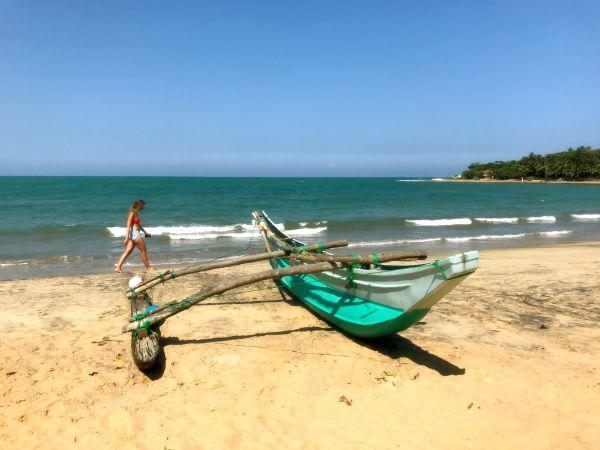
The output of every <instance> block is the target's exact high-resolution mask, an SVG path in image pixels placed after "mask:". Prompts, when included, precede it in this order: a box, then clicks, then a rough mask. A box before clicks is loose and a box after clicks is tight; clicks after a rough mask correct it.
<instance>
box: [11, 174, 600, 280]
mask: <svg viewBox="0 0 600 450" xmlns="http://www.w3.org/2000/svg"><path fill="white" fill-rule="evenodd" d="M0 194H1V195H0V279H10V278H23V277H35V276H48V275H62V274H75V273H94V272H107V271H110V270H112V266H113V264H114V263H115V262H116V260H117V259H118V257H119V255H120V254H121V252H122V240H123V236H124V232H125V218H126V215H127V212H128V208H129V205H130V204H131V202H132V201H133V200H135V199H137V198H142V199H144V200H145V201H146V209H145V210H144V211H143V212H142V214H141V217H142V220H143V225H144V227H145V228H146V229H147V230H148V231H149V232H150V233H152V237H151V238H148V239H147V241H146V242H147V245H148V248H149V253H150V257H151V261H152V262H153V264H155V265H157V266H159V267H160V266H170V265H174V264H180V263H188V262H196V261H201V260H206V259H211V258H215V257H218V256H222V255H225V254H229V253H233V252H238V254H242V253H251V252H257V251H260V245H261V241H260V239H259V238H258V236H257V235H256V233H255V231H253V228H252V225H251V213H252V211H254V210H258V209H262V210H265V211H266V212H267V213H268V214H269V215H270V217H271V218H272V219H273V220H274V221H275V222H276V223H279V224H281V226H282V227H284V228H285V230H288V232H289V234H291V235H293V236H296V237H298V238H299V239H300V240H304V241H306V242H313V241H317V240H327V239H339V238H346V239H348V240H349V241H350V242H351V248H350V250H349V251H351V252H363V251H364V252H372V251H383V250H386V249H390V248H410V249H416V248H422V249H425V250H428V251H430V252H435V253H436V254H442V253H451V252H454V251H458V250H470V249H479V248H486V247H499V246H532V245H542V244H549V243H554V242H563V241H576V240H595V239H598V238H599V237H600V185H572V184H545V185H542V184H527V183H525V184H521V183H513V184H509V183H455V182H440V181H432V180H431V179H426V178H423V179H414V178H413V179H401V178H167V177H0ZM128 264H129V265H130V266H131V267H133V268H136V265H139V264H140V261H139V256H138V255H137V254H135V253H134V255H133V256H132V257H131V258H130V259H129V262H128Z"/></svg>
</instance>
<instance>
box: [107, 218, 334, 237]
mask: <svg viewBox="0 0 600 450" xmlns="http://www.w3.org/2000/svg"><path fill="white" fill-rule="evenodd" d="M321 223H325V222H321ZM275 226H276V227H277V228H279V229H280V230H285V228H284V225H283V224H281V223H278V224H275ZM107 230H108V232H109V233H110V234H111V236H114V237H125V232H126V231H127V229H126V228H125V227H107ZM326 230H327V227H317V228H298V229H295V230H285V232H286V233H289V234H291V235H292V236H312V235H315V234H319V233H322V232H324V231H326ZM146 231H147V232H148V233H150V234H151V235H153V236H168V237H169V238H170V239H172V240H202V239H222V238H230V239H249V238H256V237H259V236H260V234H259V233H258V231H256V229H255V228H254V226H253V225H252V224H245V223H239V224H235V225H222V226H213V225H188V226H185V225H174V226H157V227H147V228H146Z"/></svg>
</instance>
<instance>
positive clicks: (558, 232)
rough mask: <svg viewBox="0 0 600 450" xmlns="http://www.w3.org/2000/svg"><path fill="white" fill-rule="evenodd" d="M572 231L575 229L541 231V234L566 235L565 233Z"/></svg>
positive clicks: (548, 235) (549, 235)
mask: <svg viewBox="0 0 600 450" xmlns="http://www.w3.org/2000/svg"><path fill="white" fill-rule="evenodd" d="M572 232H573V230H556V231H540V232H539V235H540V236H547V237H557V236H564V235H565V234H571V233H572Z"/></svg>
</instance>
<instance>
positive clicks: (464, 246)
mask: <svg viewBox="0 0 600 450" xmlns="http://www.w3.org/2000/svg"><path fill="white" fill-rule="evenodd" d="M546 239H549V240H551V242H542V243H540V242H539V241H538V240H533V239H531V240H516V239H507V240H504V241H494V240H492V241H476V240H474V241H472V242H474V243H478V244H479V245H472V246H469V245H468V241H467V242H462V243H461V244H460V245H459V244H456V243H454V244H453V243H446V244H445V245H447V246H448V247H449V248H447V249H444V248H442V247H441V246H440V244H437V245H436V246H434V247H427V246H425V245H420V246H419V245H418V244H390V245H389V246H388V245H384V246H377V245H376V246H371V247H370V246H362V245H361V246H355V247H353V246H349V247H347V248H346V251H344V248H341V249H337V250H333V252H334V253H336V252H338V253H339V252H342V253H353V252H354V253H355V252H357V251H358V252H359V253H361V252H362V253H364V252H367V253H372V252H379V253H381V252H386V251H390V250H397V249H399V248H406V249H410V250H423V251H426V252H427V253H428V254H429V257H428V259H431V258H433V257H434V255H435V256H436V257H443V256H450V255H452V254H456V253H461V252H463V251H470V250H478V251H480V252H487V251H491V250H518V249H523V250H524V249H530V248H538V247H540V248H545V247H556V246H569V245H594V244H596V243H597V244H600V240H598V241H595V240H590V239H585V238H584V239H582V240H577V239H574V238H573V236H572V235H569V237H550V238H546ZM482 242H483V245H481V244H482ZM518 243H521V244H528V245H517V244H518ZM149 256H150V259H152V254H151V250H150V254H149ZM131 258H133V260H134V263H133V264H131V263H130V262H126V263H125V265H124V267H123V269H124V270H123V273H124V274H132V276H133V274H137V275H140V274H142V273H145V272H144V270H143V267H144V266H143V264H142V263H141V261H140V260H139V255H138V254H137V253H134V255H133V256H132V257H130V259H131ZM213 259H214V258H206V259H198V260H195V261H186V262H181V263H174V264H160V263H157V264H153V265H154V267H155V268H156V270H158V271H161V270H167V269H181V268H184V267H187V266H190V265H193V264H199V263H202V262H207V261H211V260H213ZM115 262H116V260H115ZM28 264H29V263H28ZM15 266H16V267H19V264H15ZM32 266H34V267H35V266H36V265H34V264H33V265H32ZM8 267H10V266H8ZM6 270H7V269H6V268H5V271H6ZM48 271H49V272H50V273H38V274H35V275H32V276H25V277H20V276H13V277H7V278H0V283H2V282H5V281H24V280H51V279H55V278H70V277H85V276H94V275H106V276H108V275H118V274H116V273H115V272H113V265H112V264H111V265H110V266H106V267H104V266H99V267H97V268H96V269H93V270H90V269H88V270H85V271H82V272H74V273H73V272H70V271H68V270H67V271H65V272H63V273H52V271H51V270H48Z"/></svg>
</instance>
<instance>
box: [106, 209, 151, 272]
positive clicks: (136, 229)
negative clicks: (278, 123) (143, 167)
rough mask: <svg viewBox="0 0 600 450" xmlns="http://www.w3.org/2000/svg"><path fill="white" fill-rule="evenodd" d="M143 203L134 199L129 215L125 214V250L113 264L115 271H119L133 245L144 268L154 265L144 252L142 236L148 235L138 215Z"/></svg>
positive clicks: (144, 244) (149, 268)
mask: <svg viewBox="0 0 600 450" xmlns="http://www.w3.org/2000/svg"><path fill="white" fill-rule="evenodd" d="M145 204H146V202H144V200H136V201H135V202H133V205H131V209H130V211H129V215H128V216H127V230H126V231H125V240H124V241H123V245H124V246H125V251H124V252H123V254H122V255H121V258H119V262H118V263H117V264H115V272H121V267H122V266H123V263H124V262H125V260H126V259H127V257H128V256H129V255H131V252H133V249H134V248H135V247H137V248H138V249H139V251H140V253H141V258H142V262H143V263H144V266H146V269H147V270H148V271H152V270H154V267H152V266H151V265H150V263H149V262H148V253H147V252H146V243H145V242H144V237H149V236H150V235H149V234H148V233H146V230H144V227H143V226H142V224H141V219H140V216H139V212H140V211H141V210H142V209H144V205H145Z"/></svg>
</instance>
